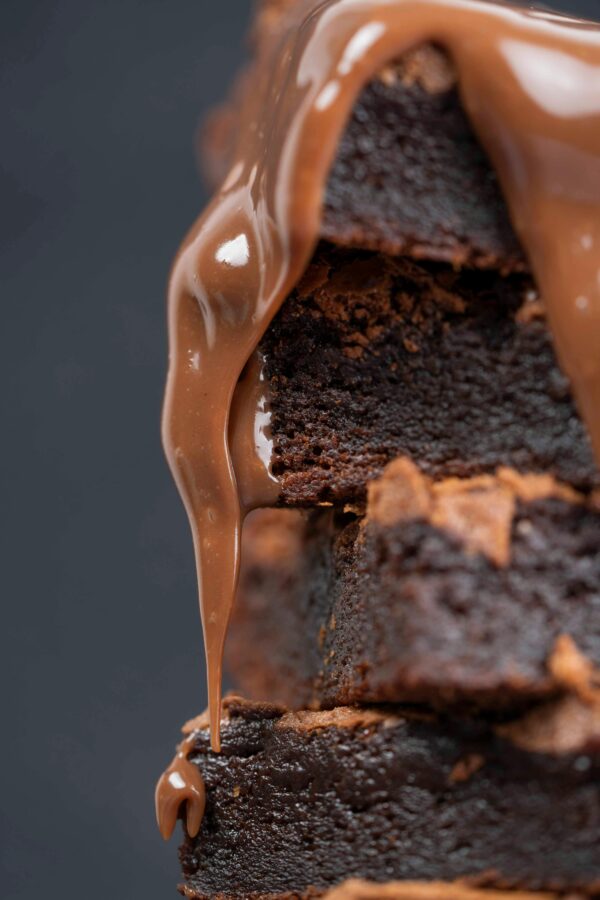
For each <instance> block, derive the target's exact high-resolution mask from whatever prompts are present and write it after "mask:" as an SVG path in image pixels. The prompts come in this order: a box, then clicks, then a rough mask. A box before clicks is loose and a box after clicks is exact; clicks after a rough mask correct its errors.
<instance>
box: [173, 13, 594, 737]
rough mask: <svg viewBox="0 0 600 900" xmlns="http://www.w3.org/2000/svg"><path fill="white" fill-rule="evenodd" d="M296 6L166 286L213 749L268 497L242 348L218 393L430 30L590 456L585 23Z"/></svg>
mask: <svg viewBox="0 0 600 900" xmlns="http://www.w3.org/2000/svg"><path fill="white" fill-rule="evenodd" d="M298 7H299V8H300V9H301V10H303V11H304V12H305V16H304V18H303V19H302V21H300V22H299V23H296V25H295V26H294V27H292V28H290V30H289V33H288V34H287V36H286V37H285V38H284V39H283V40H282V41H281V42H280V43H279V45H278V46H277V47H276V48H274V51H273V52H272V54H271V57H270V58H269V59H266V60H264V61H263V64H262V65H261V66H260V68H259V71H257V73H256V76H255V78H256V84H255V86H254V90H253V92H248V97H249V98H250V99H249V101H248V102H247V104H246V108H245V109H244V111H243V112H242V115H241V118H240V123H239V130H238V134H239V146H238V148H237V152H236V154H235V155H234V159H235V162H234V164H233V166H232V167H231V170H230V172H229V175H228V176H227V177H226V179H225V181H224V183H223V184H222V186H221V188H220V189H219V191H218V192H217V194H216V196H215V197H214V199H213V200H212V202H211V203H210V204H209V206H208V208H207V209H206V211H205V212H204V214H203V215H202V216H201V218H200V219H199V220H198V222H197V223H196V225H195V226H194V227H193V229H192V231H191V232H190V234H189V235H188V237H187V239H186V241H185V242H184V244H183V247H182V249H181V251H180V253H179V256H178V258H177V260H176V263H175V267H174V270H173V275H172V278H171V284H170V291H169V333H170V369H169V376H168V382H167V391H166V402H165V408H164V417H163V439H164V444H165V449H166V453H167V456H168V459H169V463H170V466H171V469H172V471H173V475H174V477H175V480H176V482H177V485H178V487H179V490H180V493H181V495H182V498H183V502H184V504H185V507H186V510H187V513H188V516H189V519H190V523H191V527H192V533H193V538H194V547H195V552H196V562H197V569H198V584H199V594H200V606H201V611H202V622H203V628H204V640H205V647H206V657H207V670H208V691H209V715H210V724H211V744H212V747H213V749H214V750H217V751H218V750H219V745H220V740H219V725H220V707H221V667H222V654H223V645H224V641H225V635H226V632H227V625H228V622H229V617H230V612H231V608H232V604H233V599H234V594H235V589H236V584H237V578H238V569H239V556H240V531H241V527H242V521H243V518H244V516H245V514H246V513H247V512H248V511H249V510H250V509H251V508H254V507H258V506H266V505H272V504H273V503H274V502H276V499H277V485H276V483H275V481H274V479H273V478H272V476H271V474H270V471H269V460H268V433H267V430H266V428H265V427H264V426H265V425H266V424H268V422H267V420H268V410H267V409H266V403H267V399H266V396H265V392H264V383H262V382H260V378H259V375H258V374H257V373H258V372H259V371H260V366H259V365H258V364H257V363H256V361H255V362H254V364H253V366H250V367H249V369H248V368H247V369H246V377H247V379H248V380H247V382H246V383H242V385H241V387H240V388H239V389H238V394H237V398H236V401H235V403H234V402H233V398H234V392H235V390H236V385H237V384H238V381H239V379H240V376H241V374H242V372H243V370H244V368H245V367H246V364H247V363H248V360H249V359H250V357H251V356H252V354H253V353H254V351H255V349H256V347H257V345H258V342H259V341H260V338H261V337H262V335H263V334H264V332H265V330H266V328H267V326H268V325H269V323H270V321H271V320H272V318H273V316H274V315H275V313H276V312H277V310H278V309H279V307H280V306H281V304H282V302H283V300H284V299H285V297H286V296H287V294H288V293H289V292H290V290H291V289H292V288H293V287H294V285H295V284H296V282H297V281H298V280H299V278H300V276H301V275H302V273H303V271H304V269H305V267H306V265H307V264H308V262H309V260H310V257H311V255H312V253H313V250H314V248H315V244H316V241H317V237H318V232H319V220H320V211H321V203H322V196H323V190H324V186H325V182H326V178H327V173H328V170H329V167H330V165H331V163H332V161H333V158H334V155H335V151H336V145H337V142H338V139H339V137H340V135H341V132H342V130H343V128H344V125H345V122H346V120H347V118H348V115H349V113H350V110H351V108H352V106H353V103H354V101H355V99H356V98H357V96H358V94H359V92H360V90H361V88H362V87H363V86H364V85H365V83H366V82H368V81H369V79H370V78H372V77H373V76H374V75H375V74H376V73H377V71H378V70H379V69H381V68H382V66H384V65H385V64H387V63H389V62H390V61H392V60H394V59H395V58H397V57H398V56H400V55H401V54H402V53H403V52H405V51H406V50H408V49H410V48H412V47H414V46H416V45H418V44H421V43H424V42H434V43H438V44H440V45H442V46H444V47H446V48H447V50H448V51H449V53H450V55H451V56H452V58H453V60H454V64H455V66H456V69H457V72H458V78H459V85H460V92H461V97H462V102H463V105H464V108H465V110H466V112H467V114H468V116H469V118H470V120H471V123H472V125H473V127H474V129H475V132H476V133H477V135H478V137H479V139H480V140H481V142H482V144H483V146H484V148H485V149H486V150H487V152H488V154H489V156H490V158H491V161H492V163H493V165H494V166H495V168H496V171H497V173H498V176H499V179H500V182H501V185H502V188H503V191H504V194H505V197H506V200H507V203H508V208H509V212H510V216H511V219H512V223H513V226H514V228H515V231H516V233H517V235H518V236H519V238H520V240H521V242H522V244H523V247H524V249H525V251H526V253H527V255H528V257H529V260H530V263H531V267H532V270H533V273H534V275H535V277H536V280H537V284H538V287H539V289H540V292H541V295H542V296H543V298H544V302H545V305H546V308H547V311H548V317H549V322H550V327H551V329H552V332H553V335H554V340H555V343H556V348H557V353H558V356H559V360H560V362H561V364H562V367H563V369H564V370H565V372H566V373H567V374H568V376H569V377H570V379H571V384H572V387H573V392H574V395H575V398H576V401H577V403H578V406H579V409H580V412H581V414H582V417H583V419H584V420H585V422H586V424H587V427H588V430H589V433H590V436H591V439H592V443H593V445H594V448H595V451H596V454H597V456H600V30H599V29H598V28H596V27H593V26H592V25H590V24H586V23H583V22H579V21H576V20H572V19H568V18H565V17H561V16H556V15H552V14H544V13H540V12H533V11H525V10H519V9H517V8H514V7H507V6H504V5H498V4H495V3H490V2H480V0H387V2H385V0H325V2H320V3H311V4H310V5H309V9H308V13H306V5H305V4H302V3H299V4H298ZM252 372H254V376H253V375H252ZM253 377H254V380H253ZM255 435H258V436H259V437H260V439H259V440H258V441H257V440H255ZM257 444H258V448H257ZM234 451H235V452H234Z"/></svg>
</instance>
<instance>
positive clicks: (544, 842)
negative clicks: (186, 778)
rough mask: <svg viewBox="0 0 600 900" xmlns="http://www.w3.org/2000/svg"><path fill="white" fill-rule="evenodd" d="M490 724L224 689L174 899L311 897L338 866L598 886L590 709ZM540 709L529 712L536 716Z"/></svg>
mask: <svg viewBox="0 0 600 900" xmlns="http://www.w3.org/2000/svg"><path fill="white" fill-rule="evenodd" d="M570 702H571V703H577V704H579V705H578V706H576V707H573V708H572V707H571V706H569V701H564V703H563V704H552V705H550V706H549V707H548V708H547V709H544V710H542V712H541V714H540V715H539V716H538V721H536V722H534V723H533V724H532V722H531V721H528V720H524V721H522V722H516V723H514V724H513V725H511V726H505V727H504V728H503V729H502V730H501V732H499V731H498V730H497V729H496V730H494V729H491V728H489V727H488V726H485V725H482V724H481V723H476V722H473V721H460V720H456V721H450V720H442V719H438V718H435V717H433V716H428V715H417V714H415V713H411V712H410V711H406V710H403V709H402V708H399V707H388V708H387V709H382V710H375V709H371V710H369V709H363V710H357V709H351V708H337V709H336V710H333V711H331V712H326V713H324V712H318V713H314V712H306V711H305V712H300V713H286V712H284V711H283V710H282V709H281V708H278V707H275V706H267V705H264V704H258V705H253V704H248V703H245V702H242V701H239V700H235V699H232V700H230V701H229V703H228V704H226V716H225V719H224V721H223V727H222V742H223V743H222V752H221V753H220V754H214V753H212V752H211V751H210V750H209V738H208V730H207V724H206V718H205V717H200V718H199V720H198V721H196V722H192V723H190V724H189V725H188V730H191V731H194V729H197V731H196V733H195V741H194V744H193V748H192V750H191V753H190V757H189V758H190V761H191V762H192V763H193V764H194V765H196V766H198V768H199V770H200V772H201V774H202V777H203V778H204V781H205V784H206V791H207V805H206V813H205V816H204V820H203V824H202V827H201V829H200V832H199V834H198V836H197V837H196V838H189V837H185V839H184V843H183V845H182V847H181V850H180V857H181V863H182V868H183V873H184V878H185V884H184V885H182V887H181V888H180V890H181V892H182V893H184V894H185V896H186V897H188V898H209V897H219V898H242V897H243V898H247V897H267V896H269V897H271V896H275V897H276V896H281V895H284V896H289V895H290V894H292V895H293V896H310V895H311V890H312V892H314V890H315V889H316V890H323V889H324V888H327V887H330V886H334V885H336V884H339V883H340V882H342V881H344V880H345V879H347V878H349V877H354V878H361V877H363V878H364V877H368V878H369V879H370V880H371V881H376V882H378V881H379V882H388V881H390V880H402V879H406V880H424V879H425V880H429V879H434V880H453V879H456V878H463V879H465V878H468V879H469V880H470V883H471V884H473V885H479V886H486V887H497V888H508V887H510V888H515V889H516V888H524V889H525V888H526V889H528V890H537V889H542V888H545V889H548V890H554V891H563V890H567V889H573V890H574V889H580V890H587V891H591V890H592V889H596V890H597V889H600V854H599V852H598V849H599V834H600V832H599V828H600V798H599V793H598V786H599V785H598V778H599V773H600V768H599V765H598V761H599V757H598V752H599V750H600V741H599V739H600V718H599V715H600V714H599V710H598V706H595V707H594V706H589V707H585V708H584V707H583V704H581V702H580V701H575V700H574V699H572V700H571V701H570ZM540 716H541V717H540Z"/></svg>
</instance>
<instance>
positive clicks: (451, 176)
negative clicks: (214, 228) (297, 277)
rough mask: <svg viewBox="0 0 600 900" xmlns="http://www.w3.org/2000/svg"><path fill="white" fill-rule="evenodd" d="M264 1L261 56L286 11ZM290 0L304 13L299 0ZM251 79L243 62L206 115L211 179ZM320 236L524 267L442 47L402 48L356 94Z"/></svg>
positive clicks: (229, 154) (224, 159) (221, 170)
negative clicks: (219, 103)
mask: <svg viewBox="0 0 600 900" xmlns="http://www.w3.org/2000/svg"><path fill="white" fill-rule="evenodd" d="M262 6H263V16H262V17H261V18H259V21H258V24H257V35H258V40H257V42H256V43H257V49H256V51H255V55H256V56H257V57H258V58H261V57H262V55H263V54H265V53H268V52H270V50H271V47H272V46H273V45H274V44H276V42H277V39H278V35H279V31H280V28H281V26H280V20H282V19H283V18H284V16H283V15H281V16H280V14H279V10H278V9H276V8H275V5H274V4H273V3H270V4H269V3H263V4H262ZM285 6H287V7H292V6H294V3H293V2H291V3H290V2H288V3H286V4H279V7H281V9H282V11H283V7H285ZM295 6H296V11H298V10H303V11H304V12H305V11H306V6H305V4H298V3H295ZM292 13H294V10H292ZM267 14H268V15H267ZM252 86H253V76H252V67H250V68H249V69H248V70H247V71H246V72H245V73H243V74H242V76H241V78H240V79H239V81H238V84H237V89H236V90H235V92H234V94H233V96H232V98H231V100H230V101H229V103H227V104H225V105H224V106H223V107H222V108H221V109H219V110H217V111H216V112H215V113H213V115H212V116H211V117H210V118H209V120H208V121H207V123H206V126H205V129H204V132H203V141H202V155H203V161H204V166H205V170H206V172H207V174H208V179H209V181H210V183H211V184H213V185H215V184H217V183H218V182H219V181H220V180H221V179H222V178H223V177H224V176H225V175H226V174H227V172H228V170H229V167H230V166H231V165H232V163H233V154H234V146H235V140H236V139H237V133H238V122H239V109H240V107H241V106H242V105H243V104H244V102H245V96H246V92H247V91H251V90H252ZM321 236H322V237H323V238H326V239H327V240H329V241H332V242H334V243H336V244H341V245H343V246H350V247H363V248H370V249H378V250H384V251H385V252H388V253H392V254H407V255H412V256H415V257H417V258H419V257H426V258H428V259H436V260H447V261H452V262H453V263H455V264H468V265H476V266H493V267H496V268H500V269H502V270H519V269H523V268H525V267H526V262H525V259H524V256H523V252H522V250H521V248H520V245H519V243H518V241H517V239H516V237H515V235H514V232H513V230H512V227H511V225H510V222H509V218H508V213H507V210H506V205H505V203H504V199H503V197H502V194H501V192H500V188H499V185H498V181H497V178H496V175H495V173H494V171H493V170H492V168H491V166H490V164H489V162H488V159H487V157H486V155H485V153H484V152H483V150H482V148H481V147H480V145H479V142H478V140H477V138H476V137H475V135H474V134H473V130H472V128H471V126H470V124H469V121H468V119H467V117H466V115H465V113H464V111H463V109H462V106H461V102H460V98H459V94H458V90H457V80H456V73H455V71H454V68H453V65H452V63H451V62H450V60H449V58H448V57H447V55H446V54H445V53H444V52H443V51H442V50H440V49H438V48H435V47H433V46H431V45H426V46H424V47H421V48H418V49H417V50H416V51H412V52H411V53H408V54H406V55H405V56H404V57H403V58H402V59H401V60H399V61H398V62H397V63H396V64H394V65H390V66H387V67H386V68H385V69H384V70H383V71H382V72H381V73H379V75H378V77H376V78H375V79H373V80H372V81H371V82H370V83H369V84H368V85H367V86H366V87H365V88H364V90H363V91H362V93H361V94H360V96H359V98H358V100H357V102H356V103H355V105H354V108H353V111H352V114H351V116H350V120H349V122H348V124H347V127H346V129H345V131H344V134H343V136H342V138H341V140H340V143H339V146H338V150H337V156H336V159H335V161H334V163H333V166H332V168H331V171H330V174H329V178H328V181H327V186H326V190H325V196H324V205H323V215H322V222H321Z"/></svg>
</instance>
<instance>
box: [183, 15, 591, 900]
mask: <svg viewBox="0 0 600 900" xmlns="http://www.w3.org/2000/svg"><path fill="white" fill-rule="evenodd" d="M297 2H301V0H297ZM291 5H293V3H292V2H291V0H284V2H282V0H277V2H275V0H271V2H263V4H262V7H261V9H260V10H259V14H258V19H257V26H256V29H255V47H256V53H257V54H259V55H260V54H261V53H262V52H264V48H265V47H266V46H267V45H268V44H269V42H270V41H271V40H273V39H274V37H275V36H276V34H277V33H278V30H279V29H280V28H281V22H282V19H283V18H284V17H285V14H286V7H289V6H291ZM250 78H251V76H248V78H247V79H246V82H248V81H249V80H250ZM246 82H245V80H244V78H242V79H241V81H240V83H239V86H238V89H237V98H234V99H233V100H232V101H231V104H230V105H229V106H227V107H226V108H224V109H222V110H221V111H219V112H218V113H217V114H215V116H214V117H213V119H212V120H211V122H210V123H209V127H208V128H207V130H206V139H205V148H204V149H205V156H206V158H207V163H208V170H209V172H210V173H211V175H212V177H213V178H214V179H215V180H217V179H218V178H219V177H221V176H222V174H223V173H224V172H225V171H226V170H227V165H228V159H229V156H228V154H229V150H230V145H231V144H232V142H233V137H234V131H235V122H236V102H240V98H241V100H242V101H243V94H244V90H245V89H247V85H246ZM259 351H260V353H261V354H262V357H263V359H264V367H265V369H264V371H265V375H266V378H267V381H268V384H269V388H270V395H271V427H272V439H273V459H274V463H273V471H274V473H275V474H276V475H277V477H278V479H279V481H280V485H281V494H280V505H281V508H279V509H272V510H264V511H258V512H256V513H254V514H253V516H252V517H251V518H250V519H249V521H248V522H247V524H246V529H245V535H244V551H243V567H242V576H241V583H240V588H239V595H238V599H237V605H236V610H235V614H234V621H233V623H232V628H231V633H230V639H229V643H228V647H227V651H226V662H227V665H228V670H229V673H230V675H231V677H232V679H233V680H234V682H235V685H236V688H237V689H239V691H240V692H241V693H242V694H243V696H244V697H245V698H246V699H244V700H241V699H240V698H238V697H231V698H229V699H228V700H227V701H226V703H225V708H224V720H223V723H222V752H221V753H220V754H214V753H212V752H210V749H209V736H208V730H207V721H206V719H205V717H200V718H199V719H197V720H194V721H193V722H191V723H189V725H188V726H186V728H187V731H188V732H190V733H194V734H195V743H194V745H193V750H192V752H191V754H190V760H191V761H192V762H193V763H194V764H195V765H197V766H198V767H199V768H200V770H201V773H202V776H203V779H204V782H205V784H206V789H207V806H206V813H205V816H204V821H203V824H202V828H201V830H200V833H199V834H198V836H197V837H195V838H190V837H186V838H185V840H184V844H183V846H182V849H181V859H182V865H183V872H184V877H185V884H184V885H183V886H182V888H181V890H182V893H183V894H184V895H185V896H186V897H189V898H205V897H206V898H207V897H227V898H242V897H266V896H268V897H280V896H281V897H283V896H285V897H313V896H321V895H323V894H325V893H327V892H328V891H331V898H332V900H334V898H335V900H362V898H365V900H377V898H388V897H389V898H398V900H438V898H448V900H457V898H464V900H481V898H482V897H485V896H489V897H490V898H493V897H503V898H504V897H505V896H506V894H505V893H500V892H509V895H510V896H511V897H517V896H522V895H519V894H517V891H546V892H554V893H556V894H565V893H569V892H571V893H572V892H579V893H580V894H587V895H591V894H593V893H594V891H597V892H600V796H599V792H598V788H599V776H600V681H599V678H598V670H597V668H596V667H597V666H598V664H599V663H600V490H599V488H600V473H599V472H598V469H597V467H596V465H595V462H594V459H593V455H592V450H591V446H590V443H589V440H588V437H587V434H586V432H585V429H584V427H583V425H582V422H581V420H580V418H579V416H578V414H577V411H576V409H575V406H574V403H573V399H572V396H571V392H570V387H569V384H568V381H567V380H566V378H565V377H564V375H563V374H562V372H561V371H560V369H559V367H558V364H557V361H556V358H555V354H554V350H553V343H552V338H551V335H550V333H549V330H548V327H547V324H546V320H545V312H544V299H543V297H540V296H539V295H538V293H537V291H536V286H535V283H534V281H533V279H532V277H531V274H530V272H529V270H528V264H527V260H526V259H525V257H524V255H523V252H522V250H521V248H520V246H519V244H518V241H517V239H516V238H515V235H514V233H513V230H512V228H511V225H510V222H509V219H508V215H507V211H506V207H505V204H504V201H503V198H502V196H501V193H500V190H499V187H498V183H497V180H496V177H495V175H494V173H493V171H492V170H491V169H490V165H489V163H488V161H487V159H486V157H485V155H484V153H483V151H482V149H481V147H480V146H479V144H478V142H477V140H476V138H475V137H474V135H473V132H472V130H471V128H470V125H469V123H468V120H467V118H466V116H465V113H464V112H463V110H462V108H461V105H460V100H459V95H458V91H457V86H456V77H455V72H454V70H453V67H452V64H451V62H450V61H449V59H448V58H447V57H446V56H445V55H444V53H443V52H442V51H441V50H440V49H438V48H435V47H432V46H426V47H421V48H419V49H418V50H416V51H413V52H411V53H410V54H408V55H407V56H405V57H404V58H403V59H401V60H399V61H398V62H397V63H396V64H394V65H391V66H389V67H387V68H386V69H385V70H383V71H382V72H381V73H380V74H379V75H378V77H377V78H375V79H374V80H373V81H372V82H371V83H370V84H369V85H368V86H367V87H366V88H365V89H364V91H363V93H362V95H361V96H360V98H359V100H358V102H357V103H356V105H355V108H354V111H353V114H352V116H351V119H350V121H349V123H348V125H347V128H346V131H345V134H344V136H343V139H342V140H341V143H340V145H339V149H338V154H337V158H336V160H335V163H334V165H333V168H332V170H331V173H330V177H329V181H328V185H327V190H326V195H325V198H324V208H323V218H322V225H321V241H320V243H319V246H318V247H317V250H316V252H315V255H314V258H313V260H312V262H311V264H310V266H309V268H308V270H307V271H306V273H305V275H304V277H303V279H302V281H301V282H300V284H299V285H298V286H297V288H296V290H295V291H294V292H293V293H292V295H291V296H290V297H289V298H288V299H287V301H286V302H285V304H284V306H283V307H282V309H281V311H280V312H279V314H278V315H277V317H276V319H275V320H274V322H273V324H272V326H271V327H270V329H269V331H268V333H267V334H266V336H265V337H264V339H263V340H262V342H261V345H260V347H259ZM347 879H362V880H363V881H352V882H350V883H348V884H345V885H343V886H341V887H340V885H342V883H343V882H345V881H346V880H347ZM364 881H370V882H376V883H377V885H378V886H375V885H373V884H366V883H364Z"/></svg>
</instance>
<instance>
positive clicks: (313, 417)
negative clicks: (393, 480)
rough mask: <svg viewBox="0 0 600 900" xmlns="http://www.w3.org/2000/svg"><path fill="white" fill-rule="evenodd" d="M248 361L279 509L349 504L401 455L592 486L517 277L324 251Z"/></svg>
mask: <svg viewBox="0 0 600 900" xmlns="http://www.w3.org/2000/svg"><path fill="white" fill-rule="evenodd" d="M260 350H261V352H262V354H263V355H264V358H265V375H266V378H267V380H268V384H269V390H270V395H271V430H272V436H273V444H274V456H273V471H274V473H275V474H276V475H277V476H278V478H279V479H280V481H281V498H282V501H283V502H284V503H288V504H292V505H314V504H315V503H320V502H334V503H347V502H353V501H355V500H356V499H357V498H361V497H364V492H365V482H366V480H367V479H368V478H370V477H373V476H375V475H377V474H378V473H380V472H381V471H382V469H383V468H384V466H385V465H386V463H388V462H389V461H390V460H391V459H393V458H394V457H396V456H400V455H407V456H409V457H411V458H412V459H414V460H415V461H416V462H418V464H419V465H420V466H421V467H422V468H423V470H424V471H426V472H427V473H429V474H431V475H434V476H436V477H440V476H447V475H457V476H462V477H464V476H468V475H474V474H477V473H481V472H490V471H493V470H494V469H495V468H496V467H497V466H499V465H505V466H512V467H513V468H516V469H519V470H520V471H523V472H526V471H538V472H549V473H551V474H553V475H555V476H556V477H557V478H560V479H561V480H563V481H566V482H570V483H571V484H573V485H575V486H577V487H579V488H582V489H585V490H587V489H589V488H590V487H592V486H594V485H598V484H600V474H599V472H598V469H597V467H596V465H595V463H594V459H593V455H592V450H591V446H590V443H589V439H588V437H587V434H586V432H585V430H584V426H583V425H582V423H581V421H580V419H579V417H578V415H577V413H576V411H575V408H574V405H573V400H572V397H571V393H570V389H569V385H568V382H567V379H566V378H565V377H564V375H563V374H562V373H561V371H560V369H559V368H558V365H557V363H556V358H555V356H554V350H553V345H552V341H551V338H550V335H549V332H548V328H547V326H546V322H545V320H544V313H543V306H542V304H541V303H540V301H539V299H537V298H536V295H535V292H534V290H533V287H532V284H531V282H530V280H529V279H528V278H527V277H525V276H522V275H513V276H511V277H502V276H500V275H499V274H498V273H496V272H493V271H491V272H487V271H486V272H481V271H476V270H464V269H463V270H460V271H455V270H453V269H452V267H450V266H448V265H445V264H439V263H426V262H415V261H413V260H409V259H406V258H392V257H389V256H382V255H380V254H376V253H372V252H368V251H356V250H354V251H349V250H340V249H336V248H333V247H332V246H331V245H328V246H325V245H323V246H321V248H320V250H319V252H318V253H317V254H316V256H315V259H314V260H313V263H312V265H311V266H310V267H309V269H308V271H307V272H306V274H305V276H304V278H303V279H302V280H301V282H300V284H299V285H298V287H297V288H296V290H295V291H294V292H293V293H292V295H291V296H290V297H289V298H288V300H287V301H286V302H285V304H284V306H283V307H282V309H281V310H280V312H279V313H278V315H277V316H276V318H275V320H274V322H273V323H272V325H271V327H270V328H269V330H268V331H267V333H266V335H265V337H264V339H263V340H262V342H261V344H260Z"/></svg>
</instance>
